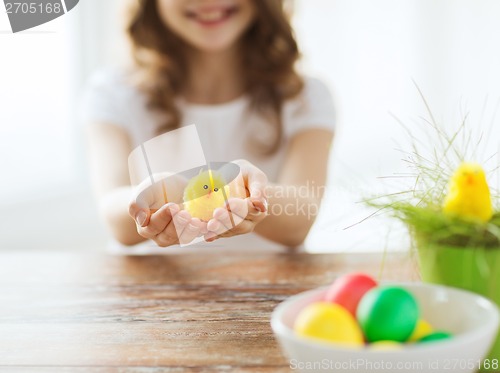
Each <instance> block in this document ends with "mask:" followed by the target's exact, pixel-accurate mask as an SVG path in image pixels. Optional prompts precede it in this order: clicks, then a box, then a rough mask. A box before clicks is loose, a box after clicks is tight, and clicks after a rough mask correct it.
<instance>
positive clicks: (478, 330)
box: [271, 283, 499, 373]
mask: <svg viewBox="0 0 500 373" xmlns="http://www.w3.org/2000/svg"><path fill="white" fill-rule="evenodd" d="M384 285H386V284H384ZM394 285H397V286H401V287H403V288H405V289H407V290H408V291H410V292H411V293H412V294H413V295H414V296H415V298H416V299H417V302H418V304H419V306H420V311H421V316H422V318H423V319H425V320H427V321H428V322H429V323H431V325H433V326H434V327H435V328H436V329H439V330H444V331H447V332H451V333H452V334H453V338H451V339H448V340H444V341H437V342H428V343H422V344H413V345H405V347H404V348H403V349H401V350H388V351H380V350H378V351H377V350H370V349H367V348H359V349H354V348H352V349H349V348H346V347H341V346H339V345H335V344H332V343H326V342H325V343H322V342H320V341H317V342H316V341H311V340H306V339H303V338H300V337H298V336H296V335H295V334H294V331H293V322H294V320H295V318H296V316H297V314H298V313H299V312H300V310H301V309H303V308H304V307H305V306H307V305H308V304H310V303H312V302H314V301H318V300H321V299H322V297H323V295H324V293H325V291H326V289H327V288H326V287H324V288H319V289H315V290H310V291H306V292H304V293H301V294H297V295H295V296H292V297H290V298H289V299H287V300H285V301H284V302H282V303H281V304H280V305H278V306H277V307H276V309H275V310H274V312H273V314H272V317H271V327H272V329H273V331H274V334H275V335H276V337H277V339H278V342H279V344H280V346H281V348H282V350H283V352H284V354H285V356H287V357H288V358H289V363H290V367H291V368H292V370H299V371H303V372H336V373H340V372H346V373H347V372H349V373H352V372H370V373H372V372H420V373H425V372H429V373H431V372H432V373H438V372H445V371H446V372H475V371H476V370H477V369H478V367H479V365H480V363H481V364H483V363H484V362H485V361H483V360H482V359H483V358H484V357H485V356H486V355H487V353H488V351H489V349H490V347H491V345H492V343H493V340H494V338H495V337H496V335H497V331H498V325H499V310H498V308H497V306H496V305H495V304H493V303H492V302H490V301H489V300H488V299H486V298H484V297H481V296H479V295H476V294H474V293H471V292H468V291H464V290H459V289H455V288H449V287H445V286H438V285H429V284H420V283H419V284H394ZM490 363H491V362H490ZM481 367H482V365H481Z"/></svg>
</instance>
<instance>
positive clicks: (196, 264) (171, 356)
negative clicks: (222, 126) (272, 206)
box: [0, 251, 417, 373]
mask: <svg viewBox="0 0 500 373" xmlns="http://www.w3.org/2000/svg"><path fill="white" fill-rule="evenodd" d="M414 263H415V261H414V260H412V258H410V256H409V254H397V255H396V254H390V255H387V257H386V258H385V260H384V265H383V268H382V255H378V254H328V255H323V254H321V255H320V254H303V253H283V254H262V253H259V254H256V253H252V252H251V251H246V252H242V253H238V254H235V253H232V254H218V255H215V254H208V253H200V254H184V255H168V256H140V257H139V256H138V257H121V256H106V255H90V254H88V255H85V254H75V253H61V252H37V253H33V252H31V253H30V252H26V253H22V252H21V253H14V252H3V253H0V372H9V373H10V372H13V373H17V372H23V373H25V372H30V373H31V372H36V373H45V372H57V373H62V372H91V373H97V372H99V373H101V372H138V373H152V372H160V371H161V372H164V371H166V372H289V371H291V370H290V369H289V368H288V365H289V364H288V362H287V360H286V359H285V358H284V357H283V355H282V354H281V352H280V350H279V347H278V345H277V343H276V341H275V339H274V336H273V334H272V331H271V328H270V324H269V320H270V314H271V312H272V310H273V309H274V307H275V306H276V305H277V304H278V303H279V302H281V301H282V300H284V299H285V298H287V297H288V296H290V295H292V294H296V293H298V292H301V291H304V290H307V289H310V288H313V287H316V286H319V285H325V284H328V283H330V282H331V281H333V280H334V279H335V278H336V277H337V276H339V275H340V274H343V273H347V272H351V271H363V272H367V273H370V274H372V275H375V276H379V274H380V273H381V272H382V278H383V279H390V280H406V281H407V280H412V279H416V278H417V277H416V268H415V264H414Z"/></svg>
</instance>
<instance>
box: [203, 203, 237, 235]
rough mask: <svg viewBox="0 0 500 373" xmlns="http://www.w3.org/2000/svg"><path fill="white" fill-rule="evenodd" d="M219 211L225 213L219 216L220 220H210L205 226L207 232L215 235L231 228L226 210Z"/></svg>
mask: <svg viewBox="0 0 500 373" xmlns="http://www.w3.org/2000/svg"><path fill="white" fill-rule="evenodd" d="M221 210H223V211H225V213H223V214H220V219H210V220H209V222H208V224H207V229H208V231H209V232H212V233H215V234H216V235H219V234H222V233H224V232H226V231H227V230H229V229H231V228H232V227H233V225H232V224H231V220H230V219H229V213H228V211H227V210H226V209H221Z"/></svg>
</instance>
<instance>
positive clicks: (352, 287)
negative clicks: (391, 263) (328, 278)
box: [324, 273, 377, 317]
mask: <svg viewBox="0 0 500 373" xmlns="http://www.w3.org/2000/svg"><path fill="white" fill-rule="evenodd" d="M375 286H377V282H376V281H375V280H374V279H373V278H371V277H370V276H368V275H365V274H363V273H351V274H348V275H344V276H342V277H339V278H338V279H337V280H335V281H334V282H333V284H332V285H331V286H330V288H329V289H328V290H327V292H326V295H325V298H324V300H325V301H326V302H332V303H337V304H339V305H341V306H342V307H344V308H345V309H346V310H348V311H349V312H350V313H351V314H352V315H353V316H354V317H356V309H357V308H358V303H359V301H360V300H361V298H362V297H363V295H365V293H366V292H368V290H370V289H372V288H374V287H375Z"/></svg>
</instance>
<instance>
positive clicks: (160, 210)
mask: <svg viewBox="0 0 500 373" xmlns="http://www.w3.org/2000/svg"><path fill="white" fill-rule="evenodd" d="M165 180H167V181H165ZM184 184H185V181H184V180H176V179H175V178H174V179H172V178H169V179H162V180H160V181H157V182H156V183H155V184H153V185H151V183H148V182H147V180H146V181H145V182H144V183H142V184H141V185H140V186H139V187H138V189H137V190H138V192H137V195H136V197H135V198H134V199H133V200H132V202H131V203H130V204H129V214H130V216H131V217H132V218H133V219H134V221H135V222H136V226H137V232H138V233H139V235H141V236H142V237H144V238H146V239H150V240H153V241H154V242H156V244H157V245H158V246H161V247H167V246H171V245H174V244H178V243H181V244H188V243H190V242H191V241H193V240H194V239H195V238H196V237H199V236H202V235H204V234H205V233H207V232H208V230H207V223H205V222H202V221H201V220H199V219H196V218H192V217H191V215H189V213H188V212H187V211H183V210H181V206H180V205H179V204H176V203H172V202H169V203H166V202H168V200H167V199H166V198H167V192H166V191H168V199H169V200H170V197H172V198H175V194H178V193H180V192H181V191H182V190H183V187H184ZM167 186H168V187H167Z"/></svg>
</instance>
